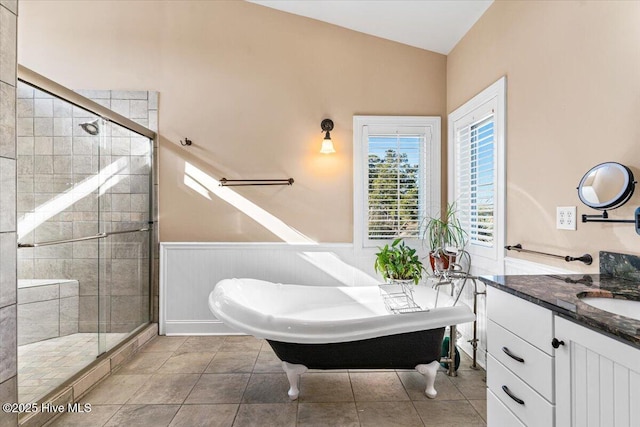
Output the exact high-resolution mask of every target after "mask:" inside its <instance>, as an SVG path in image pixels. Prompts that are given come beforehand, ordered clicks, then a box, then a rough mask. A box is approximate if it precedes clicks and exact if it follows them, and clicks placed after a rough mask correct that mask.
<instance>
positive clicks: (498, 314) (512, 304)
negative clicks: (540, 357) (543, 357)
mask: <svg viewBox="0 0 640 427" xmlns="http://www.w3.org/2000/svg"><path fill="white" fill-rule="evenodd" d="M487 316H488V317H489V319H491V320H493V321H494V322H496V323H497V324H498V325H500V326H502V327H503V328H505V329H506V330H508V331H510V332H513V333H514V334H515V335H517V336H519V337H520V338H522V339H524V340H525V341H527V342H529V343H530V344H532V345H534V346H536V347H538V348H539V349H540V350H542V351H544V352H545V353H547V354H549V355H552V356H553V347H551V340H552V339H553V313H552V312H551V311H550V310H547V309H546V308H542V307H540V306H537V305H535V304H533V303H530V302H529V301H525V300H523V299H522V298H518V297H516V296H513V295H511V294H508V293H506V292H503V291H501V290H499V289H496V288H494V287H491V286H488V287H487Z"/></svg>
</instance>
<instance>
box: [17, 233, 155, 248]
mask: <svg viewBox="0 0 640 427" xmlns="http://www.w3.org/2000/svg"><path fill="white" fill-rule="evenodd" d="M150 230H151V228H139V229H135V230H122V231H110V232H108V233H107V232H105V233H98V234H94V235H93V236H84V237H76V238H73V239H63V240H49V241H47V242H38V243H18V248H39V247H40V246H51V245H60V244H62V243H73V242H84V241H85V240H94V239H104V238H105V237H109V236H113V235H114V234H126V233H138V232H141V231H150Z"/></svg>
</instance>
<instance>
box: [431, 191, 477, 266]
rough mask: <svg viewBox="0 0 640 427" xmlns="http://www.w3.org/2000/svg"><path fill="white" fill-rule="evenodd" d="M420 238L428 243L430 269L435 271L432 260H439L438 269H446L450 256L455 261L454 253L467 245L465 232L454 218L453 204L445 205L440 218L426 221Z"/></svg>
mask: <svg viewBox="0 0 640 427" xmlns="http://www.w3.org/2000/svg"><path fill="white" fill-rule="evenodd" d="M422 238H423V239H424V240H425V241H428V242H429V250H430V252H429V256H430V260H431V268H432V269H434V271H435V269H436V265H435V261H434V259H439V260H440V261H439V262H441V263H442V264H439V265H437V267H438V269H447V268H448V267H449V260H450V258H452V254H453V255H454V256H453V259H454V260H455V251H456V250H457V249H462V248H464V246H465V245H466V244H467V232H466V231H465V230H464V229H463V228H462V225H461V224H460V221H459V220H458V217H457V216H456V207H455V204H454V203H449V204H447V209H446V211H445V213H444V216H443V217H442V218H433V217H431V218H428V219H426V222H425V224H424V232H423V235H422ZM451 249H453V252H452V251H451Z"/></svg>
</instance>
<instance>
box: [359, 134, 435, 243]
mask: <svg viewBox="0 0 640 427" xmlns="http://www.w3.org/2000/svg"><path fill="white" fill-rule="evenodd" d="M425 138H426V136H425V135H424V134H401V133H400V132H396V133H395V134H386V135H385V134H368V138H367V147H368V149H367V160H368V173H367V175H368V176H367V237H368V239H371V240H386V239H395V238H398V237H402V238H414V239H417V238H419V237H420V234H421V233H420V223H421V218H422V216H423V214H424V204H425V200H424V199H425V191H424V188H425V185H426V182H425V173H424V164H425V161H424V155H425V154H424V153H425V149H424V147H425Z"/></svg>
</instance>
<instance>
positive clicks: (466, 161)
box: [456, 111, 496, 247]
mask: <svg viewBox="0 0 640 427" xmlns="http://www.w3.org/2000/svg"><path fill="white" fill-rule="evenodd" d="M494 128H495V118H494V114H493V111H492V112H491V113H490V114H489V115H488V116H485V117H483V118H482V119H480V120H476V121H474V122H473V123H471V124H468V125H465V126H463V127H461V128H459V129H456V146H457V153H456V171H457V175H456V181H457V182H456V188H457V190H458V191H457V195H458V199H457V200H456V202H457V208H458V213H459V215H458V216H459V219H460V223H461V225H462V227H463V228H464V229H465V230H466V231H467V233H468V234H469V243H470V244H474V245H480V246H485V247H493V246H494V238H495V223H494V218H495V216H494V212H495V192H496V185H495V184H496V182H495V175H496V174H495V155H494V149H495V138H494V134H495V132H494Z"/></svg>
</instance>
